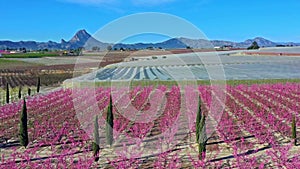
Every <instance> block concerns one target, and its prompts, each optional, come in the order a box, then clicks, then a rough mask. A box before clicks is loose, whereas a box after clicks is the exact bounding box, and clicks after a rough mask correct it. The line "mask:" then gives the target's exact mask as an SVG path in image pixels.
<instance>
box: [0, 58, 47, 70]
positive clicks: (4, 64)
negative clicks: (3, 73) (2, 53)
mask: <svg viewBox="0 0 300 169" xmlns="http://www.w3.org/2000/svg"><path fill="white" fill-rule="evenodd" d="M20 66H22V67H26V66H42V64H36V63H29V62H23V61H17V60H8V59H3V58H0V68H1V69H7V68H14V67H20Z"/></svg>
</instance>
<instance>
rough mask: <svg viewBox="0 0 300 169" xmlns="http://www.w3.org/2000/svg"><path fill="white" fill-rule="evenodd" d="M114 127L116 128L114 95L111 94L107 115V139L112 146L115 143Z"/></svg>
mask: <svg viewBox="0 0 300 169" xmlns="http://www.w3.org/2000/svg"><path fill="white" fill-rule="evenodd" d="M113 128H114V115H113V104H112V97H111V95H110V101H109V105H108V109H107V116H106V141H107V143H108V144H109V145H110V146H111V145H112V144H113Z"/></svg>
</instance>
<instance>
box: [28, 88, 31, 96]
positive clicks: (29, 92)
mask: <svg viewBox="0 0 300 169" xmlns="http://www.w3.org/2000/svg"><path fill="white" fill-rule="evenodd" d="M27 93H28V96H30V95H31V89H30V88H28V91H27Z"/></svg>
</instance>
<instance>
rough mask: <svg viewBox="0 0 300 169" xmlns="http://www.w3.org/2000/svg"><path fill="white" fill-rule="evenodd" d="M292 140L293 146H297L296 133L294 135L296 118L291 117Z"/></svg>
mask: <svg viewBox="0 0 300 169" xmlns="http://www.w3.org/2000/svg"><path fill="white" fill-rule="evenodd" d="M292 139H293V140H294V145H295V146H296V145H297V133H296V117H295V115H293V119H292Z"/></svg>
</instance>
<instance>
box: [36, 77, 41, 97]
mask: <svg viewBox="0 0 300 169" xmlns="http://www.w3.org/2000/svg"><path fill="white" fill-rule="evenodd" d="M40 88H41V78H40V77H38V80H37V86H36V92H38V93H39V92H40Z"/></svg>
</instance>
